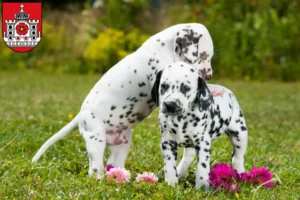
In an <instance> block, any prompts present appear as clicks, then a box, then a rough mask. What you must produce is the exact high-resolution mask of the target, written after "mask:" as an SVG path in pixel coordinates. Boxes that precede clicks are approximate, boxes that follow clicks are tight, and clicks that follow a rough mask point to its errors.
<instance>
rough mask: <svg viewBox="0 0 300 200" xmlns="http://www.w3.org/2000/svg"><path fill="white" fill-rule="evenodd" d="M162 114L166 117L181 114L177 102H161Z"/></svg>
mask: <svg viewBox="0 0 300 200" xmlns="http://www.w3.org/2000/svg"><path fill="white" fill-rule="evenodd" d="M162 113H164V114H167V115H179V114H181V113H182V108H181V106H180V103H179V101H178V100H175V101H167V102H163V105H162Z"/></svg>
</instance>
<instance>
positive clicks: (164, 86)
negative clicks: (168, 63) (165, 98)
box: [160, 83, 170, 94]
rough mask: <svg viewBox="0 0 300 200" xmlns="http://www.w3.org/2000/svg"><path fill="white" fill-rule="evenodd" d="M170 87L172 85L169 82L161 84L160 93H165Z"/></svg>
mask: <svg viewBox="0 0 300 200" xmlns="http://www.w3.org/2000/svg"><path fill="white" fill-rule="evenodd" d="M169 87H170V85H169V84H166V83H163V84H161V86H160V93H161V94H164V93H165V92H166V91H167V90H168V89H169Z"/></svg>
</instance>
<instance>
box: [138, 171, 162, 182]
mask: <svg viewBox="0 0 300 200" xmlns="http://www.w3.org/2000/svg"><path fill="white" fill-rule="evenodd" d="M135 180H136V182H140V181H145V182H147V183H152V184H155V183H156V182H157V181H158V178H157V176H155V174H154V173H152V172H144V173H142V174H138V175H137V177H136V179H135Z"/></svg>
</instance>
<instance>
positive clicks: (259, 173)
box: [242, 166, 275, 188]
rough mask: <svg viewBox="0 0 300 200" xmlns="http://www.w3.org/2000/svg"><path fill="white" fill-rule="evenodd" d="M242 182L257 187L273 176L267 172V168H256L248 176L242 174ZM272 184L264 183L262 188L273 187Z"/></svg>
mask: <svg viewBox="0 0 300 200" xmlns="http://www.w3.org/2000/svg"><path fill="white" fill-rule="evenodd" d="M242 178H243V180H245V181H247V182H249V183H251V184H252V185H253V186H259V185H261V184H264V183H266V182H268V181H270V180H272V178H273V174H272V173H271V172H269V171H268V169H267V168H265V167H262V168H260V169H259V168H257V167H256V166H254V167H253V169H252V170H251V171H250V173H248V174H242ZM274 185H275V184H274V183H272V182H269V183H266V184H265V185H264V186H265V187H267V188H272V187H274Z"/></svg>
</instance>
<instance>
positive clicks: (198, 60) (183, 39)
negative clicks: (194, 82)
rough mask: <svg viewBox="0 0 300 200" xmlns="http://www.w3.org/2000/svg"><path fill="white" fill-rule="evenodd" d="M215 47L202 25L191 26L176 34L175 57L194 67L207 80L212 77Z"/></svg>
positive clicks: (176, 59)
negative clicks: (212, 60)
mask: <svg viewBox="0 0 300 200" xmlns="http://www.w3.org/2000/svg"><path fill="white" fill-rule="evenodd" d="M213 53H214V46H213V42H212V39H211V36H210V34H209V32H208V30H207V29H206V27H205V26H203V25H202V24H189V25H187V26H186V27H184V28H183V29H181V30H179V31H178V32H177V33H176V36H175V39H174V50H173V55H174V59H175V61H183V62H186V63H188V64H190V65H192V66H193V67H194V69H195V70H196V71H197V72H198V74H199V75H200V76H201V77H203V78H204V79H205V80H209V79H211V77H212V74H213V70H212V68H211V59H212V56H213Z"/></svg>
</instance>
